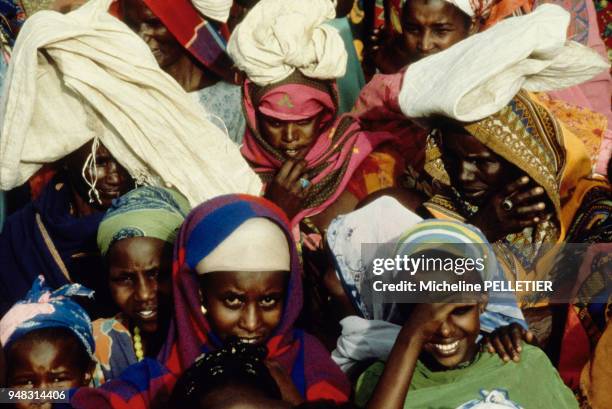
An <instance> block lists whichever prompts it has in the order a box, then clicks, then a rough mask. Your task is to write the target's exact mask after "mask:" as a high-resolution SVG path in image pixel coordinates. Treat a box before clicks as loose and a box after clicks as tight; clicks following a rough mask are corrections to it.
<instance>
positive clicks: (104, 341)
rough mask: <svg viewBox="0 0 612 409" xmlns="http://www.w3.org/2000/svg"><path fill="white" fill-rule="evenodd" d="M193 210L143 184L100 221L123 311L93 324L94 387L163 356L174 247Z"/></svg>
mask: <svg viewBox="0 0 612 409" xmlns="http://www.w3.org/2000/svg"><path fill="white" fill-rule="evenodd" d="M189 210H190V206H189V203H188V202H187V199H185V198H184V197H183V196H182V195H181V194H180V193H178V192H176V191H174V190H170V189H165V188H160V187H151V186H145V187H141V188H138V189H134V190H132V191H131V192H129V193H127V194H126V195H124V196H122V197H121V198H120V199H118V200H116V201H114V202H113V205H112V206H111V208H110V209H109V210H108V211H107V212H106V214H105V216H104V218H103V219H102V222H101V223H100V227H99V228H98V248H99V249H100V254H102V255H103V256H104V258H105V260H106V263H107V267H108V275H107V277H108V288H109V291H110V295H111V298H112V300H113V301H114V302H115V305H116V306H117V307H118V308H119V310H120V312H119V314H117V315H115V316H114V317H112V318H103V319H99V320H96V321H94V323H93V334H94V339H95V341H96V359H97V361H98V363H99V369H100V371H96V376H95V378H96V379H95V380H96V384H101V383H103V382H104V381H106V380H109V379H112V378H115V377H117V376H119V375H120V374H121V372H123V370H124V369H126V368H127V367H128V366H130V365H132V364H134V363H136V362H138V361H140V360H142V359H143V357H145V356H148V357H152V358H155V357H156V356H157V354H158V353H159V350H160V348H161V346H162V344H163V342H164V337H165V336H166V334H167V332H168V325H169V323H170V316H171V313H172V282H171V276H172V274H171V272H172V248H173V246H174V241H175V240H176V234H177V232H178V229H179V227H180V226H181V224H182V223H183V220H184V219H185V216H186V215H187V213H188V212H189Z"/></svg>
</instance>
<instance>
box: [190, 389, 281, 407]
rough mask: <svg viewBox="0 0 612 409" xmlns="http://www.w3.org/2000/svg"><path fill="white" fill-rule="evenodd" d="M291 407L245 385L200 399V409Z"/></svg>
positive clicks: (214, 392) (215, 392)
mask: <svg viewBox="0 0 612 409" xmlns="http://www.w3.org/2000/svg"><path fill="white" fill-rule="evenodd" d="M291 407H292V405H291V404H289V403H288V402H284V401H281V400H274V399H270V398H268V397H267V396H265V394H264V393H263V392H262V391H259V390H257V389H255V388H253V387H250V386H246V385H235V384H230V385H227V386H226V387H223V388H219V389H217V390H214V391H212V392H210V393H208V394H206V395H204V396H203V397H202V398H201V399H200V409H230V408H231V409H260V408H261V409H263V408H266V409H268V408H269V409H288V408H291Z"/></svg>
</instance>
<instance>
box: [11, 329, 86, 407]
mask: <svg viewBox="0 0 612 409" xmlns="http://www.w3.org/2000/svg"><path fill="white" fill-rule="evenodd" d="M22 341H23V342H22ZM75 348H83V346H82V345H81V344H80V342H79V341H78V340H76V337H73V338H57V339H22V340H18V341H16V342H15V343H14V344H13V345H11V346H10V348H9V351H8V353H7V364H8V365H7V366H8V376H7V384H8V387H10V388H19V389H45V388H47V389H70V388H76V387H79V386H86V385H87V384H89V381H90V380H91V373H90V372H89V368H90V365H87V364H86V363H85V364H84V363H83V362H80V360H82V354H77V353H75ZM15 406H16V408H18V409H26V408H27V409H34V408H35V409H49V408H51V403H44V404H42V405H40V404H34V403H30V402H25V401H24V402H20V403H17V404H16V405H15Z"/></svg>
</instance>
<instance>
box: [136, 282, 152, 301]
mask: <svg viewBox="0 0 612 409" xmlns="http://www.w3.org/2000/svg"><path fill="white" fill-rule="evenodd" d="M156 295H157V280H153V279H148V278H146V277H140V278H139V279H138V282H137V284H136V292H135V294H134V298H135V299H136V300H137V301H140V302H147V301H151V300H154V299H155V296H156Z"/></svg>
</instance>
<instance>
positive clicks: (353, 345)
mask: <svg viewBox="0 0 612 409" xmlns="http://www.w3.org/2000/svg"><path fill="white" fill-rule="evenodd" d="M340 325H341V326H342V334H341V335H340V337H338V342H337V344H336V349H334V350H333V351H332V354H331V356H332V359H333V360H334V362H335V363H336V364H337V365H338V366H339V367H340V369H342V371H343V372H345V373H346V372H348V371H349V370H350V369H351V367H353V365H355V364H357V363H358V362H361V361H365V360H368V359H378V360H382V361H386V360H387V357H388V356H389V354H390V353H391V349H392V348H393V344H394V343H395V340H396V339H397V335H398V334H399V332H400V330H401V328H402V327H400V326H399V325H396V324H392V323H390V322H387V321H380V320H366V319H364V318H361V317H358V316H356V315H351V316H349V317H346V318H343V319H342V321H340Z"/></svg>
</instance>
